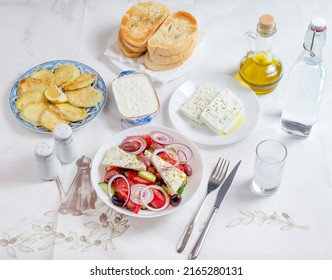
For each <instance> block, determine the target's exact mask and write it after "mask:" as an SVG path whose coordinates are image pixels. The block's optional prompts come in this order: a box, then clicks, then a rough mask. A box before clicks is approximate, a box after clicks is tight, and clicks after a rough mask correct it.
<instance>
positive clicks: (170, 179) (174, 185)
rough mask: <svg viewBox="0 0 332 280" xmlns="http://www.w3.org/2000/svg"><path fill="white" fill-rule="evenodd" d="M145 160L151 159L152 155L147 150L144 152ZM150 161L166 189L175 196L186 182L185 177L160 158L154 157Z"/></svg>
mask: <svg viewBox="0 0 332 280" xmlns="http://www.w3.org/2000/svg"><path fill="white" fill-rule="evenodd" d="M144 155H145V156H146V157H147V158H150V159H152V153H151V152H150V151H148V150H146V151H145V152H144ZM153 160H154V162H153V161H152V163H153V165H154V167H155V168H156V169H157V171H158V173H159V174H160V176H161V178H163V180H164V182H165V184H166V185H167V187H168V188H169V189H170V190H171V191H172V193H173V194H175V193H176V192H177V191H178V189H179V188H180V187H182V185H183V184H184V182H185V181H186V178H187V175H186V174H185V173H184V172H182V171H181V170H180V169H178V168H176V167H175V166H173V165H171V164H170V163H168V162H166V161H164V160H163V159H162V158H160V157H158V156H156V157H154V159H153Z"/></svg>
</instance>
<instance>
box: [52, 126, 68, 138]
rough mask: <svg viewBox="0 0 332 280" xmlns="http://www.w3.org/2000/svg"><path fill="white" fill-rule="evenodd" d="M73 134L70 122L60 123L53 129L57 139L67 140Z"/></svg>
mask: <svg viewBox="0 0 332 280" xmlns="http://www.w3.org/2000/svg"><path fill="white" fill-rule="evenodd" d="M71 135H72V129H71V128H70V126H69V125H68V124H60V125H58V126H57V127H56V128H55V129H54V131H53V137H54V138H55V139H57V140H66V139H68V138H69V137H70V136H71Z"/></svg>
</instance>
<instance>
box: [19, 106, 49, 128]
mask: <svg viewBox="0 0 332 280" xmlns="http://www.w3.org/2000/svg"><path fill="white" fill-rule="evenodd" d="M48 106H49V103H48V102H40V101H35V102H30V103H28V104H27V105H25V106H24V107H23V108H22V110H21V112H20V117H21V119H23V120H25V121H26V122H28V123H30V124H32V125H36V126H40V121H39V119H40V116H41V114H42V112H43V111H44V110H45V109H46V108H47V107H48Z"/></svg>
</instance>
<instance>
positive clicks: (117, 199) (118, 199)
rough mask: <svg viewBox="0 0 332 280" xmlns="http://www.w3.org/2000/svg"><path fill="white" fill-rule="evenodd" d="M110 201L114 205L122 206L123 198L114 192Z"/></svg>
mask: <svg viewBox="0 0 332 280" xmlns="http://www.w3.org/2000/svg"><path fill="white" fill-rule="evenodd" d="M112 202H113V204H114V205H116V206H122V205H123V204H125V200H124V199H123V198H122V197H119V196H117V195H116V194H115V195H113V196H112Z"/></svg>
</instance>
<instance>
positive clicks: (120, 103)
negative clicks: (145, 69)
mask: <svg viewBox="0 0 332 280" xmlns="http://www.w3.org/2000/svg"><path fill="white" fill-rule="evenodd" d="M112 92H113V95H114V99H115V102H116V105H117V108H118V111H119V114H120V117H121V120H122V121H124V122H126V123H127V124H130V125H141V124H147V123H149V122H151V120H152V119H153V117H154V116H155V115H157V113H158V112H159V109H160V102H159V98H158V94H157V91H156V89H155V87H154V84H153V81H152V79H151V78H150V76H149V75H147V74H145V73H138V72H136V71H133V70H127V71H123V72H121V73H120V74H119V76H118V77H117V78H115V79H114V80H113V82H112Z"/></svg>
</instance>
